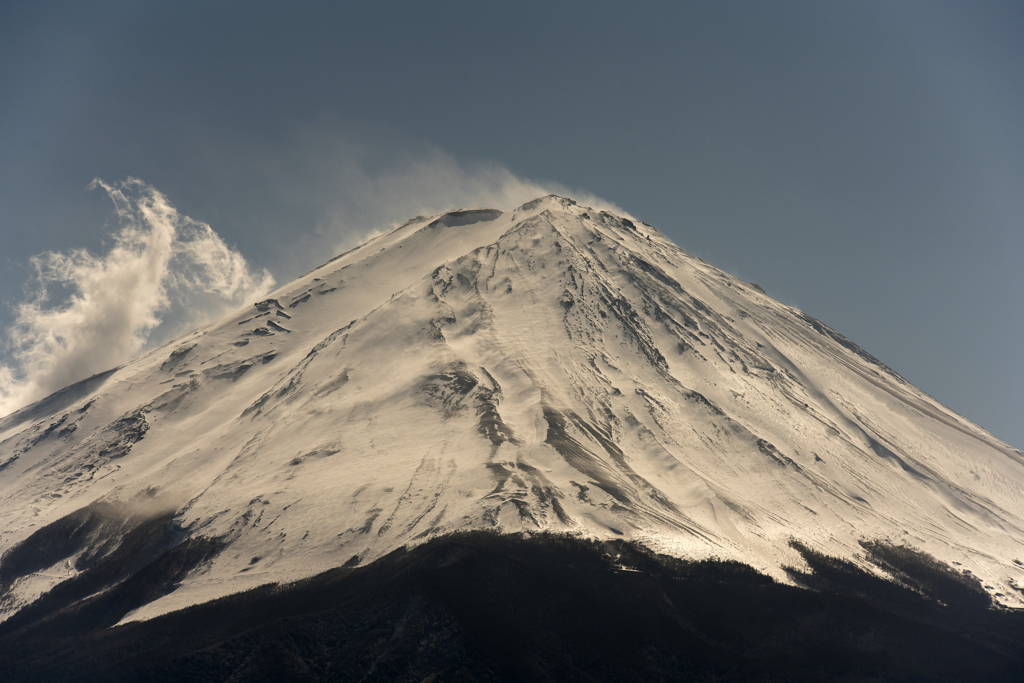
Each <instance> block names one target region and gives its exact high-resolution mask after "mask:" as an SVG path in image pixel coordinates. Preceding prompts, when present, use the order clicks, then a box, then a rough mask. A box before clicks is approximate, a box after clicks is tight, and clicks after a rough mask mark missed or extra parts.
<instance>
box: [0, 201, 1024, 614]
mask: <svg viewBox="0 0 1024 683" xmlns="http://www.w3.org/2000/svg"><path fill="white" fill-rule="evenodd" d="M468 529H497V530H500V531H503V532H510V533H512V532H531V531H536V530H549V531H554V532H565V533H571V534H576V535H581V536H584V537H596V538H626V539H633V540H638V541H640V542H642V543H644V544H645V545H647V546H649V547H651V548H653V549H655V550H657V551H659V552H663V553H668V554H673V555H676V556H682V557H692V558H705V557H718V558H722V559H735V560H739V561H742V562H744V563H747V564H750V565H752V566H753V567H755V568H757V569H759V570H761V571H764V572H766V573H768V574H771V575H772V576H774V577H776V578H779V579H782V580H785V579H786V576H787V574H786V573H785V571H784V568H785V567H795V568H797V569H800V568H804V569H806V565H805V564H804V561H803V559H802V557H801V554H800V553H799V552H797V550H795V549H794V546H793V545H791V542H792V541H794V540H795V541H798V542H799V543H800V544H803V545H802V546H801V547H807V548H811V549H813V550H815V551H818V552H822V553H825V554H827V555H832V556H838V557H842V558H847V559H851V560H853V561H854V562H856V563H858V564H860V565H861V566H863V567H865V568H870V570H871V571H876V572H877V571H879V570H878V569H877V568H876V567H874V566H873V565H870V564H869V563H868V562H867V561H866V560H865V559H864V558H863V548H862V546H861V545H860V542H861V541H874V540H885V541H888V542H890V543H893V544H897V545H903V544H905V545H908V546H911V547H913V548H916V549H918V550H921V551H924V552H926V553H928V554H930V555H932V556H933V557H935V558H937V559H939V560H942V561H944V562H947V563H950V564H953V565H956V566H957V567H958V568H959V569H960V570H966V571H969V572H972V573H973V575H974V576H976V577H978V578H979V579H981V580H982V581H983V582H984V585H985V587H986V589H987V590H988V591H989V593H990V594H991V595H993V596H994V597H995V599H996V601H997V602H1001V603H1002V604H1005V605H1009V606H1020V605H1021V604H1022V603H1021V601H1020V599H1019V597H1020V593H1019V592H1018V590H1017V586H1018V585H1019V583H1024V566H1022V565H1021V563H1020V561H1019V560H1024V454H1022V453H1021V452H1020V451H1018V450H1016V449H1013V448H1011V447H1010V446H1008V445H1007V444H1005V443H1003V442H1001V441H999V440H998V439H996V438H994V437H993V436H991V435H990V434H988V433H987V432H985V431H984V430H982V429H980V428H979V427H977V426H975V425H973V424H971V423H970V422H968V421H967V420H965V419H964V418H962V417H960V416H958V415H956V414H955V413H953V412H951V411H950V410H948V409H947V408H945V407H943V406H942V405H940V404H939V403H937V402H936V401H935V400H933V399H932V398H930V397H928V396H927V395H925V394H924V393H923V392H921V391H919V390H918V389H916V388H915V387H913V386H912V385H910V384H909V383H907V382H906V381H905V380H903V379H902V378H901V377H900V376H899V375H897V374H896V373H894V372H893V371H891V370H890V369H889V368H887V367H885V366H884V365H883V364H882V363H880V362H879V361H878V360H876V359H875V358H873V357H872V356H871V355H869V354H868V353H866V352H865V351H863V350H862V349H860V348H859V347H857V346H856V345H855V344H853V343H852V342H851V341H850V340H848V339H847V338H845V337H843V336H842V335H840V334H838V333H837V332H835V331H833V330H831V329H830V328H828V327H827V326H825V325H823V324H822V323H820V322H819V321H817V320H815V319H813V318H811V317H809V316H807V315H805V314H803V313H801V312H800V311H797V310H795V309H793V308H791V307H788V306H785V305H782V304H780V303H778V302H776V301H774V300H772V299H771V298H769V297H767V296H766V295H765V294H764V292H762V291H761V290H760V288H759V287H757V286H756V285H750V284H747V283H745V282H742V281H740V280H738V279H736V278H734V277H731V276H729V275H728V274H726V273H723V272H722V271H720V270H718V269H716V268H714V267H712V266H710V265H708V264H706V263H704V262H703V261H701V260H700V259H698V258H694V257H692V256H689V255H687V254H686V253H685V252H683V251H682V250H681V249H679V248H678V247H677V246H675V245H674V244H672V243H671V242H669V241H668V240H667V239H666V238H664V237H663V236H662V235H661V234H659V233H658V232H657V231H656V230H655V229H653V228H652V227H650V226H648V225H646V224H643V223H640V222H636V221H632V220H629V219H628V218H622V217H618V216H615V215H612V214H610V213H607V212H603V211H595V210H593V209H590V208H587V207H583V206H579V205H577V204H575V203H574V202H573V201H572V200H569V199H565V198H560V197H555V196H549V197H544V198H540V199H537V200H534V201H532V202H529V203H527V204H525V205H523V206H522V207H520V208H518V209H516V210H514V211H509V212H504V213H503V212H500V211H496V210H463V211H454V212H450V213H447V214H444V215H441V216H434V217H426V218H425V217H418V218H416V219H413V220H412V221H409V222H408V223H406V224H404V225H402V226H399V227H397V228H395V229H394V230H392V231H391V232H389V233H387V234H385V235H382V236H379V237H376V238H374V239H372V240H370V241H368V242H367V243H365V244H363V245H362V246H360V247H358V248H357V249H354V250H352V251H351V252H348V253H346V254H343V255H341V256H339V257H337V258H335V259H334V260H332V261H330V262H328V263H327V264H325V265H323V266H321V267H320V268H318V269H316V270H314V271H313V272H311V273H309V274H307V275H306V276H304V277H302V278H300V279H298V280H296V281H295V282H293V283H291V284H289V285H287V286H286V287H283V288H281V289H279V290H277V291H276V292H274V293H272V294H271V295H270V296H269V297H268V298H267V299H266V300H263V301H260V302H257V303H255V304H254V305H253V306H250V307H248V308H247V309H246V310H243V311H240V312H239V313H237V314H236V315H233V316H231V317H229V318H227V319H225V320H222V321H220V322H218V323H215V324H211V325H207V326H205V327H203V328H201V329H198V330H196V331H195V332H193V333H191V334H188V335H185V336H184V337H182V338H180V339H178V340H176V341H175V342H173V343H171V344H169V345H166V346H164V347H161V348H158V349H156V350H154V351H152V352H149V353H147V354H145V355H144V356H141V357H139V358H137V359H135V360H133V361H132V362H130V363H128V364H126V365H125V366H123V367H120V368H117V369H114V370H112V371H110V372H108V373H104V374H102V375H98V376H96V377H93V378H90V379H88V380H85V381H83V382H80V383H78V384H76V385H73V386H71V387H68V388H66V389H64V390H63V391H61V392H58V393H57V394H54V395H53V396H51V397H49V398H47V399H45V400H43V401H41V402H39V403H37V404H35V405H33V406H29V407H27V408H25V409H23V410H21V411H19V412H17V413H15V414H13V415H11V416H8V417H7V418H5V419H4V420H2V421H0V550H4V551H6V554H5V555H4V558H3V561H2V562H0V594H2V600H3V603H2V608H3V609H4V610H5V612H4V614H5V616H6V617H11V615H14V614H15V613H17V612H18V611H19V610H21V609H23V608H25V606H26V605H29V604H30V603H32V601H33V600H35V599H36V598H37V597H38V596H40V595H43V594H45V593H46V592H47V591H50V595H51V598H50V599H51V600H55V601H56V602H55V603H54V604H56V605H58V606H59V605H61V604H66V603H67V601H69V600H73V599H74V600H80V599H89V596H91V595H96V594H98V592H99V591H101V590H102V589H103V587H105V586H109V585H112V584H114V583H116V582H118V581H123V580H125V577H130V576H131V575H132V572H133V571H136V569H133V567H135V565H133V564H132V559H131V558H133V557H136V558H139V559H137V560H136V561H135V562H136V565H139V566H141V565H142V564H143V563H144V560H145V559H146V558H152V557H161V556H167V555H166V554H167V553H169V552H178V553H179V554H178V555H175V556H174V557H175V558H178V559H176V560H174V562H171V564H172V565H173V567H175V569H174V571H173V572H172V573H171V580H170V587H165V588H163V589H161V590H156V589H153V590H150V591H149V592H147V593H145V596H144V598H139V599H136V601H135V602H133V603H131V604H128V605H127V606H126V607H125V608H124V611H125V614H124V615H120V614H118V616H117V618H121V616H124V618H125V619H144V618H148V617H152V616H155V615H157V614H161V613H164V612H167V611H169V610H172V609H177V608H180V607H183V606H186V605H189V604H194V603H198V602H203V601H206V600H209V599H212V598H215V597H219V596H222V595H227V594H230V593H236V592H238V591H241V590H245V589H248V588H251V587H253V586H256V585H259V584H263V583H267V582H272V581H277V582H280V581H287V580H293V579H298V578H301V577H305V576H310V575H313V574H315V573H317V572H320V571H323V570H325V569H327V568H330V567H336V566H340V565H343V564H349V565H355V564H365V563H367V562H370V561H372V560H374V559H376V558H379V557H381V556H382V555H384V554H386V553H388V552H390V551H392V550H394V549H396V548H398V547H401V546H406V545H408V546H411V545H415V544H417V543H421V542H423V541H425V540H426V539H429V538H432V537H435V536H438V535H442V534H446V533H449V532H453V531H458V530H468ZM162 554H163V555H162ZM111 558H117V562H116V563H115V562H114V560H113V559H111ZM182 558H184V559H182ZM104 562H106V563H107V564H104ZM169 562H170V561H169ZM101 566H102V567H108V569H106V570H104V571H106V572H107V573H106V574H105V575H104V576H107V577H108V578H107V579H105V583H104V582H100V583H96V582H95V581H94V582H93V583H89V582H87V581H85V580H84V579H83V577H84V576H85V574H88V573H89V571H90V570H92V571H93V574H92V575H96V574H97V572H98V571H99V570H97V569H96V568H97V567H101ZM92 575H91V576H92ZM76 580H77V583H76ZM140 580H141V579H140ZM165 583H167V581H165ZM94 584H95V585H94ZM59 585H63V586H68V588H66V589H65V590H64V592H63V593H60V591H57V590H51V589H54V587H56V586H59ZM58 594H60V595H66V596H71V597H65V598H60V599H58V598H57V597H52V596H54V595H58ZM44 597H45V596H44ZM60 600H64V602H63V603H62V602H60Z"/></svg>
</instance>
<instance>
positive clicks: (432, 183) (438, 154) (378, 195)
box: [319, 147, 628, 247]
mask: <svg viewBox="0 0 1024 683" xmlns="http://www.w3.org/2000/svg"><path fill="white" fill-rule="evenodd" d="M333 177H334V178H335V179H336V181H335V182H336V194H335V196H334V201H333V202H331V204H330V205H329V208H328V210H327V211H326V212H325V215H324V217H323V219H322V223H321V225H320V226H319V230H320V231H321V232H324V233H327V234H329V235H331V236H334V237H342V238H343V243H339V244H338V246H339V247H347V246H352V242H354V241H359V240H360V239H362V238H364V237H365V236H366V233H367V232H368V231H379V230H384V229H387V228H389V227H392V226H394V225H396V224H399V223H403V222H405V221H406V220H408V219H410V218H412V217H413V216H417V215H433V214H437V213H441V212H443V211H450V210H452V209H460V208H492V209H501V210H502V211H507V210H510V209H514V208H516V207H518V206H521V205H522V204H525V203H526V202H528V201H530V200H531V199H536V198H537V197H542V196H544V195H548V194H557V195H561V196H565V197H571V198H573V199H575V200H576V201H577V202H579V203H580V204H583V205H586V206H591V207H593V208H596V209H605V210H608V211H612V212H614V213H617V214H619V215H628V214H626V212H625V211H623V209H621V208H620V207H618V206H616V205H615V204H613V203H611V202H609V201H607V200H604V199H602V198H600V197H597V196H595V195H593V194H591V193H589V192H585V191H580V190H572V189H570V188H568V187H566V186H565V185H562V184H561V183H556V182H550V181H538V180H530V179H526V178H522V177H520V176H518V175H516V174H515V173H513V172H512V171H510V170H509V169H508V168H506V167H505V166H503V165H501V164H497V163H492V162H476V163H460V162H459V161H458V160H456V159H455V158H454V157H452V156H450V155H449V154H447V153H445V152H443V151H441V150H438V149H436V148H429V147H428V148H422V147H421V148H420V149H417V150H415V151H414V152H411V153H408V154H407V155H405V156H404V158H401V159H397V160H395V162H393V163H392V164H391V165H389V166H388V167H387V168H369V167H367V165H366V164H363V163H361V160H360V158H359V157H358V156H353V155H351V154H350V155H346V156H340V157H338V163H337V164H336V166H335V168H334V169H333Z"/></svg>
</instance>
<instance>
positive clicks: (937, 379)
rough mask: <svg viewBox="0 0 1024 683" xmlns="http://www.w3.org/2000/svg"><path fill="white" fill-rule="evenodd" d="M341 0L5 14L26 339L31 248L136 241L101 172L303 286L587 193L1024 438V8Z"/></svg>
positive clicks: (12, 276) (0, 271)
mask: <svg viewBox="0 0 1024 683" xmlns="http://www.w3.org/2000/svg"><path fill="white" fill-rule="evenodd" d="M331 5H333V6H328V4H327V3H292V4H289V5H285V4H283V3H268V2H258V1H256V2H254V1H249V2H219V3H208V2H202V3H200V2H175V3H142V2H95V3H71V2H68V3H61V2H49V3H37V2H6V3H3V5H2V6H0V240H2V241H0V244H2V246H3V260H2V261H0V302H2V303H3V304H4V306H3V310H0V324H3V325H4V326H5V328H8V329H10V328H11V326H13V325H14V323H15V318H16V316H15V312H14V310H13V309H12V308H11V307H12V306H16V305H17V304H18V303H19V302H22V301H24V299H25V294H24V292H23V286H24V285H25V283H26V282H28V281H29V280H30V278H31V276H32V273H33V271H32V266H31V263H30V260H29V259H30V257H32V256H33V255H37V254H41V253H44V252H48V251H53V252H61V253H64V254H68V253H71V250H73V249H76V248H80V249H87V250H89V251H90V252H91V253H92V254H94V255H96V256H97V257H100V258H101V257H102V256H103V255H104V254H106V253H108V252H109V250H110V249H111V248H112V245H113V244H114V241H113V238H112V235H113V234H114V233H115V232H116V231H117V229H118V228H119V225H120V223H119V222H118V220H116V219H115V217H114V215H113V208H114V206H113V205H112V204H111V202H110V199H109V197H108V195H107V193H106V192H105V191H103V189H102V187H100V189H93V190H89V189H88V186H89V184H90V183H91V181H92V180H93V179H94V178H100V179H102V180H103V181H104V182H105V183H107V184H108V186H109V185H110V184H116V183H119V182H121V181H124V180H125V179H126V178H128V177H134V178H140V179H142V180H144V181H145V182H146V183H148V184H149V186H151V187H152V188H155V189H156V190H158V191H159V192H160V193H162V194H163V195H164V196H165V197H166V198H167V199H168V200H169V202H170V203H172V204H173V206H174V207H175V208H176V209H177V211H178V212H179V213H180V214H181V215H182V216H189V217H191V218H192V219H195V221H200V222H203V223H206V224H209V226H211V227H212V229H213V230H214V231H216V233H217V234H218V235H219V236H220V238H222V239H223V241H224V242H225V243H226V244H227V245H229V246H230V248H231V249H233V250H235V252H237V253H238V254H240V255H242V256H244V258H245V259H246V260H247V261H248V263H249V264H250V266H251V269H252V272H253V273H257V274H258V273H259V272H261V271H262V269H264V268H265V269H267V270H269V272H270V273H271V274H272V275H273V276H274V277H275V278H276V279H277V280H278V281H279V282H283V281H287V280H289V279H291V278H292V277H295V276H297V275H299V274H301V273H302V272H305V271H306V270H308V269H309V268H311V267H312V266H314V265H316V264H317V263H318V262H319V261H323V260H325V257H326V256H329V255H330V253H329V252H332V251H333V250H334V249H337V248H339V247H340V246H342V245H344V244H346V243H347V242H348V241H351V240H355V239H358V238H359V237H360V236H363V235H365V234H366V233H367V232H368V231H369V230H371V229H374V228H379V227H383V226H384V225H386V224H387V223H388V222H390V221H396V220H402V219H404V218H406V217H409V216H408V215H405V214H412V213H417V212H426V211H431V210H435V211H440V210H443V209H445V208H450V207H451V206H452V205H458V204H461V203H467V204H472V203H482V202H484V201H491V202H500V201H504V200H508V199H509V198H510V197H515V196H518V194H517V193H521V192H522V191H526V190H529V189H530V188H533V187H538V188H552V187H561V188H566V191H580V192H584V191H585V192H590V193H593V194H594V195H597V196H600V197H602V198H604V199H606V200H608V201H610V202H614V203H615V204H617V205H619V206H621V207H622V208H623V209H625V210H626V211H628V212H630V213H631V214H633V215H635V216H637V217H638V218H640V219H642V220H645V221H647V222H648V223H651V224H652V225H654V226H655V227H657V228H658V229H660V230H661V231H662V232H664V233H666V234H667V235H668V236H669V237H671V238H672V239H673V240H675V241H676V242H677V243H678V244H679V245H680V246H682V247H683V248H684V249H686V250H687V251H689V252H691V253H693V254H695V255H698V256H700V257H702V258H704V259H705V260H707V261H709V262H711V263H713V264H715V265H717V266H719V267H721V268H723V269H724V270H727V271H729V272H731V273H733V274H735V275H737V276H738V277H741V278H743V279H746V280H749V281H753V282H757V283H759V284H760V285H762V286H763V287H764V288H765V289H766V290H767V291H768V293H769V294H771V295H772V296H774V297H776V298H777V299H780V300H781V301H783V302H785V303H788V304H791V305H794V306H796V307H798V308H800V309H802V310H804V311H806V312H808V313H810V314H811V315H813V316H815V317H817V318H820V319H821V320H823V321H824V322H825V323H826V324H828V325H830V326H832V327H834V328H836V329H837V330H839V331H840V332H842V333H843V334H845V335H847V336H848V337H850V338H851V339H853V340H854V341H855V342H857V343H858V344H860V345H861V346H863V347H864V348H866V349H867V350H868V351H869V352H871V353H872V354H874V355H875V356H877V357H879V358H880V359H881V360H882V361H883V362H885V363H886V364H888V365H889V366H891V367H892V368H893V369H895V370H896V371H897V372H899V373H900V374H902V375H903V376H905V377H906V378H907V379H909V380H910V381H912V382H913V383H915V384H917V385H918V386H919V387H921V388H922V389H924V390H925V391H927V392H928V393H930V394H931V395H933V396H935V397H936V398H937V399H939V400H940V401H942V402H943V403H945V404H946V405H948V406H949V407H951V408H953V409H954V410H956V411H957V412H960V413H961V414H964V415H965V416H967V417H968V418H970V419H972V420H974V421H975V422H977V423H978V424H980V425H982V426H983V427H985V428H987V429H989V430H990V431H992V432H993V433H994V434H996V435H997V436H999V437H1001V438H1003V439H1005V440H1007V441H1009V442H1010V443H1011V444H1013V445H1015V446H1017V447H1024V419H1022V408H1024V389H1022V387H1024V360H1022V358H1021V340H1022V338H1024V301H1022V296H1021V295H1022V293H1024V286H1022V276H1021V263H1022V260H1024V126H1022V125H1021V122H1022V121H1024V41H1022V40H1020V36H1021V35H1024V5H1021V4H1020V3H1019V2H961V3H949V2H941V1H939V0H931V1H928V2H912V1H902V2H898V3H894V2H871V1H866V0H865V1H860V2H818V1H816V2H771V3H768V2H706V3H696V2H695V3H667V2H664V3H644V2H633V3H612V2H587V3H582V2H554V3H550V2H549V3H534V2H517V3H507V4H499V3H480V2H450V3H418V2H373V3H370V2H349V3H332V4H331ZM510 188H511V189H510ZM498 208H506V207H498ZM58 294H59V293H57V294H53V297H54V298H53V299H51V301H50V305H53V304H56V303H59V301H60V296H58ZM165 315H166V316H172V317H173V315H174V312H173V311H170V310H168V311H167V312H166V313H165ZM170 322H172V321H170V320H168V325H165V327H166V329H165V330H164V331H163V332H164V333H165V334H166V333H170V330H171V327H170V326H169V323H170ZM160 332H161V330H160V329H159V328H158V329H157V330H156V331H154V333H153V334H154V335H155V336H154V337H153V339H156V338H157V337H158V336H159V334H160ZM3 360H4V362H5V363H14V361H13V360H12V359H11V357H10V354H9V352H8V356H7V357H5V358H4V359H3ZM13 367H15V368H16V364H15V365H14V366H13Z"/></svg>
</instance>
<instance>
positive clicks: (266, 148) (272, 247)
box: [192, 119, 629, 279]
mask: <svg viewBox="0 0 1024 683" xmlns="http://www.w3.org/2000/svg"><path fill="white" fill-rule="evenodd" d="M197 148H198V151H197V152H196V154H197V155H198V156H197V157H196V159H195V161H194V166H195V167H196V168H197V169H199V179H198V181H196V182H195V184H196V185H197V186H198V187H199V189H200V190H201V191H202V192H203V193H204V195H203V196H205V197H208V199H207V200H206V201H207V203H208V204H209V206H210V208H211V211H212V210H214V207H217V208H219V209H225V208H226V210H224V211H223V214H224V222H223V223H224V224H223V225H221V226H220V227H221V229H222V230H223V231H225V232H229V231H230V232H235V231H237V234H238V235H239V238H238V239H243V233H242V231H243V230H244V231H245V233H244V236H245V239H247V240H251V243H252V244H251V247H250V248H251V249H253V250H254V253H258V252H257V251H256V250H259V251H260V252H263V253H266V258H265V259H264V260H265V261H266V262H268V263H273V264H274V268H275V273H278V274H280V275H281V276H282V279H291V278H292V277H294V276H296V275H299V274H300V273H302V272H306V271H308V270H309V269H310V268H312V267H314V266H316V265H319V264H320V263H322V262H323V261H326V260H327V258H329V256H332V255H335V254H337V253H339V252H341V251H345V250H347V249H349V248H351V247H353V246H355V245H356V244H358V243H360V242H362V241H364V240H365V239H367V238H368V237H370V236H372V235H373V234H374V233H376V232H380V231H385V230H387V229H389V228H391V227H393V226H395V225H398V224H401V223H404V222H405V221H406V220H408V219H409V218H412V217H414V216H417V215H434V214H438V213H441V212H443V211H448V210H452V209H459V208H481V207H484V208H495V209H501V210H509V209H514V208H516V207H518V206H520V205H522V204H524V203H526V202H528V201H530V200H532V199H536V198H537V197H541V196H544V195H547V194H558V195H562V196H568V197H571V198H573V199H575V200H576V201H577V202H579V203H580V204H583V205H586V206H591V207H593V208H596V209H605V210H608V211H612V212H614V213H617V214H619V215H624V216H628V215H629V214H628V213H626V212H625V211H623V210H622V209H621V208H620V207H618V206H616V205H615V204H613V203H611V202H609V201H607V200H604V199H602V198H600V197H597V196H595V195H593V194H591V193H589V192H585V191H581V190H577V189H573V188H570V187H567V186H566V185H563V184H561V183H557V182H553V181H547V180H537V179H529V178H525V177H523V176H521V175H518V174H516V173H514V172H513V171H512V170H510V169H509V168H508V167H506V166H504V165H502V164H499V163H495V162H490V161H470V160H465V159H461V158H460V159H457V158H456V157H454V156H452V155H451V154H449V153H448V152H446V151H444V150H442V149H440V148H438V147H437V146H436V145H433V144H431V143H429V142H426V141H423V140H421V139H417V138H415V137H413V136H411V135H409V134H406V133H403V132H401V131H398V130H395V129H392V128H385V127H382V126H375V125H372V124H365V123H362V124H357V123H353V122H349V121H334V120H326V119H325V120H319V121H315V122H308V123H305V124H302V125H299V126H296V127H294V128H292V129H290V130H288V131H287V132H284V133H282V134H281V137H280V138H275V137H273V136H270V137H268V138H266V139H264V140H262V141H261V142H260V143H259V144H253V143H252V141H251V140H248V139H245V140H243V139H233V138H230V137H221V138H218V139H207V140H204V141H203V144H202V145H198V146H197ZM195 178H196V176H195V175H193V179H194V180H195ZM195 198H196V196H195V195H194V196H193V197H192V199H193V201H194V200H195Z"/></svg>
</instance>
